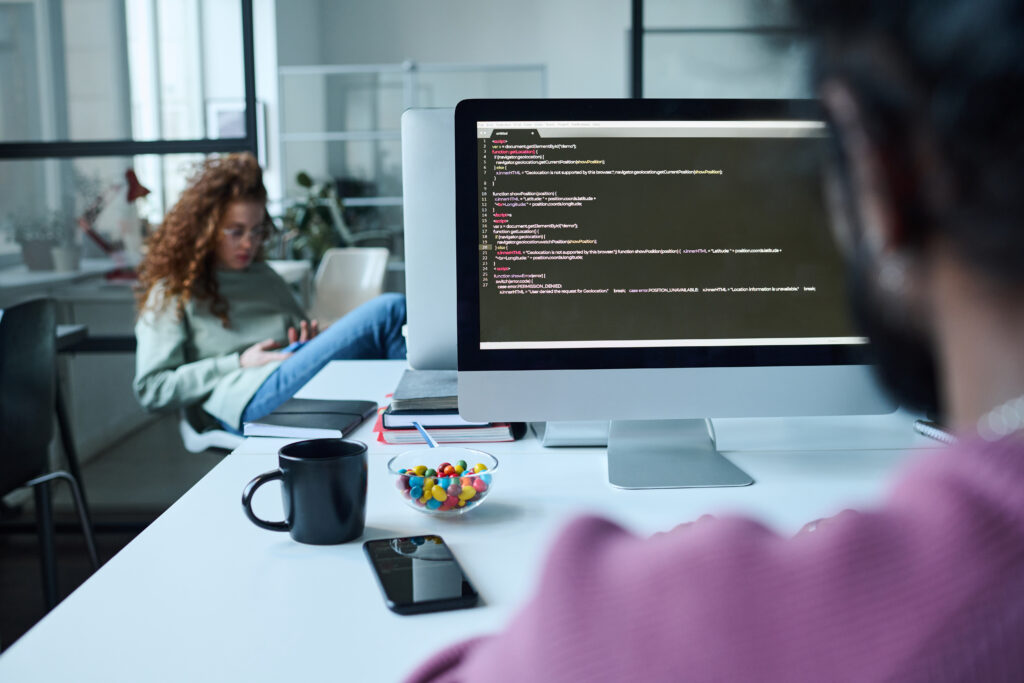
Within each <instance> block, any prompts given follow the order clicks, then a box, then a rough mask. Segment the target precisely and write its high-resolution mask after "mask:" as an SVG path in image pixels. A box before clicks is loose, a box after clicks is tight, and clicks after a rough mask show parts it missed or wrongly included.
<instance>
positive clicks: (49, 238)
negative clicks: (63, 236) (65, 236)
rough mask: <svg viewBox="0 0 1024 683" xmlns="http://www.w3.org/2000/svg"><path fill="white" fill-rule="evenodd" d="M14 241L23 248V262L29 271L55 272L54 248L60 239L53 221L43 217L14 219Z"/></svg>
mask: <svg viewBox="0 0 1024 683" xmlns="http://www.w3.org/2000/svg"><path fill="white" fill-rule="evenodd" d="M14 239H15V241H16V242H17V243H18V244H19V245H20V246H21V260H22V262H23V263H24V264H25V267H26V268H28V269H29V270H53V247H55V246H56V245H57V243H58V238H57V236H56V235H55V234H54V232H53V225H52V223H51V221H49V220H47V219H46V218H44V217H42V216H22V217H20V218H16V219H14Z"/></svg>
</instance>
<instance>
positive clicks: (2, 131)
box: [0, 0, 245, 143]
mask: <svg viewBox="0 0 1024 683" xmlns="http://www.w3.org/2000/svg"><path fill="white" fill-rule="evenodd" d="M242 42H243V41H242V3H241V2H239V0H90V2H80V1H77V2H59V1H58V0H34V1H28V0H26V1H23V2H18V1H10V2H0V102H2V108H0V142H4V143H8V142H10V143H14V142H22V143H24V142H57V141H70V142H87V141H96V140H136V141H150V140H197V139H204V138H210V139H229V138H231V139H233V138H241V137H245V117H244V111H245V93H244V82H245V80H244V76H243V72H244V65H243V50H242ZM240 112H241V114H240ZM239 126H241V128H239Z"/></svg>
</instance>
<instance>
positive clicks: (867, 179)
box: [820, 80, 908, 259]
mask: <svg viewBox="0 0 1024 683" xmlns="http://www.w3.org/2000/svg"><path fill="white" fill-rule="evenodd" d="M820 96H821V100H822V102H823V104H824V105H825V108H826V109H827V110H828V112H829V114H830V115H831V118H832V121H833V123H834V125H835V129H836V134H837V136H838V138H839V139H838V140H837V141H836V143H837V144H838V145H839V146H840V148H841V149H842V151H843V157H844V158H845V163H846V165H847V171H848V173H847V178H848V180H849V184H850V187H849V188H848V189H849V193H850V196H849V197H847V198H846V200H847V201H848V202H849V204H850V206H849V207H848V208H849V209H851V210H852V211H853V214H854V216H855V217H856V218H857V220H856V221H855V222H856V224H859V226H860V229H861V230H862V232H863V234H862V235H860V236H859V238H858V236H855V235H850V234H840V236H839V241H840V242H841V243H845V244H856V243H858V242H859V243H860V244H862V245H863V246H864V247H867V249H868V251H869V252H870V253H871V254H872V256H873V257H874V258H875V259H877V258H878V257H880V256H882V255H883V254H893V253H898V252H900V251H902V250H903V249H905V248H906V246H907V242H908V235H907V233H906V229H905V226H904V225H903V221H902V219H901V214H900V211H899V207H897V206H896V203H895V193H894V191H893V187H892V184H891V176H890V174H889V170H890V169H888V168H887V166H886V160H885V157H884V154H883V152H882V150H881V149H880V148H879V147H878V145H877V143H876V142H875V141H874V140H872V139H871V137H870V136H869V135H868V133H867V129H866V127H865V125H864V117H863V115H862V111H861V108H860V105H859V104H858V103H857V100H856V98H855V97H854V96H853V93H852V92H851V91H850V89H849V88H848V87H847V86H846V85H845V84H844V83H842V82H841V81H838V80H829V81H826V82H825V83H823V84H822V86H821V89H820ZM839 229H840V231H847V232H849V231H852V230H855V229H856V227H855V226H851V225H848V224H846V225H844V224H843V223H842V222H841V224H840V226H839Z"/></svg>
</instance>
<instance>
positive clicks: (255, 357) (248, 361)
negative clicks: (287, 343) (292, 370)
mask: <svg viewBox="0 0 1024 683" xmlns="http://www.w3.org/2000/svg"><path fill="white" fill-rule="evenodd" d="M289 336H291V332H290V331H289ZM278 346H279V344H278V343H277V342H276V341H274V340H273V339H264V340H263V341H261V342H257V343H256V344H253V345H252V346H250V347H249V348H247V349H246V350H245V351H243V352H242V355H241V356H239V357H238V364H239V365H241V366H242V367H243V368H258V367H259V366H261V365H266V364H267V363H272V362H274V361H275V360H284V359H285V358H287V357H288V356H290V355H292V354H290V353H282V352H281V351H272V350H271V349H276V348H278Z"/></svg>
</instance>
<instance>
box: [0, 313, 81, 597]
mask: <svg viewBox="0 0 1024 683" xmlns="http://www.w3.org/2000/svg"><path fill="white" fill-rule="evenodd" d="M56 331H57V325H56V312H55V305H54V302H53V300H52V299H35V300H33V301H27V302H25V303H22V304H18V305H16V306H11V307H8V308H6V309H3V310H0V496H6V495H7V494H8V493H10V492H12V491H14V490H16V489H19V488H23V487H28V486H30V487H32V491H33V493H34V494H35V507H36V525H37V527H38V532H39V548H40V560H41V563H42V575H43V594H44V597H45V599H46V605H47V608H52V607H54V606H55V605H56V604H57V597H58V594H57V567H56V553H55V551H54V538H53V535H54V528H53V509H52V501H51V498H50V482H51V481H54V480H56V479H63V480H64V481H66V482H68V484H69V486H70V487H71V494H72V497H73V498H74V501H75V509H76V511H77V512H78V518H79V520H80V521H81V523H82V531H83V533H84V534H85V543H86V548H87V550H88V552H89V559H90V560H91V561H92V565H93V568H94V569H98V568H99V558H98V557H97V555H96V543H95V541H94V540H93V535H92V528H91V524H90V522H89V511H88V510H87V509H86V507H85V501H84V499H83V496H82V489H81V486H80V485H79V482H78V480H77V479H76V478H75V477H73V476H72V475H70V474H68V473H67V472H65V471H63V470H59V471H51V470H50V466H49V446H50V441H51V440H52V439H53V431H54V430H53V423H54V406H55V401H56V394H55V392H56V382H57V356H56Z"/></svg>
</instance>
